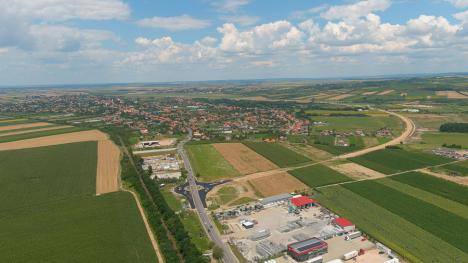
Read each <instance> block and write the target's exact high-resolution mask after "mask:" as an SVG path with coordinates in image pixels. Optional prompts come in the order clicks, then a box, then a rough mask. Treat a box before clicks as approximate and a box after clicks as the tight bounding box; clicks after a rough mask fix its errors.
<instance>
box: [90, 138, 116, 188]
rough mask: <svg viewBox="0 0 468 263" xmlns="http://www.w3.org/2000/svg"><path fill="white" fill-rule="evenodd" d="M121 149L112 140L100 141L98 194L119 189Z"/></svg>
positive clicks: (97, 178)
mask: <svg viewBox="0 0 468 263" xmlns="http://www.w3.org/2000/svg"><path fill="white" fill-rule="evenodd" d="M119 162H120V150H119V147H117V146H116V145H115V144H114V143H113V142H112V141H111V140H103V141H98V165H97V173H96V194H104V193H110V192H116V191H118V190H119V185H120V182H119V173H120V171H119V170H120V165H119Z"/></svg>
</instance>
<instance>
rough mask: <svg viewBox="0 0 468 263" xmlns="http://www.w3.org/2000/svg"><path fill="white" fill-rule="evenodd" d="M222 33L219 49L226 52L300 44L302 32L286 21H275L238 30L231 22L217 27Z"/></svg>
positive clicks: (252, 50)
mask: <svg viewBox="0 0 468 263" xmlns="http://www.w3.org/2000/svg"><path fill="white" fill-rule="evenodd" d="M218 32H220V33H221V34H223V38H222V40H221V44H220V49H221V50H223V51H227V52H260V53H261V52H263V51H266V50H272V49H278V48H286V47H292V46H296V45H299V44H301V39H302V37H303V33H302V32H301V31H300V30H298V29H297V28H296V27H295V26H293V25H291V23H289V22H288V21H284V20H282V21H277V22H273V23H267V24H263V25H259V26H256V27H254V28H252V29H249V30H246V31H242V32H241V31H239V30H238V29H237V28H236V26H235V25H233V24H229V23H227V24H224V25H223V26H222V27H219V28H218Z"/></svg>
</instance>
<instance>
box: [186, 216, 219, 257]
mask: <svg viewBox="0 0 468 263" xmlns="http://www.w3.org/2000/svg"><path fill="white" fill-rule="evenodd" d="M179 217H180V220H181V221H182V224H184V228H185V230H187V232H188V233H189V236H190V238H191V239H192V242H193V244H195V246H196V247H197V248H198V249H199V250H200V251H202V252H203V251H206V250H209V249H211V244H210V240H209V239H208V237H207V236H206V233H205V230H204V229H203V226H202V225H201V223H200V219H199V218H198V215H197V214H196V213H195V212H194V211H190V210H189V211H184V212H182V213H181V214H180V215H179Z"/></svg>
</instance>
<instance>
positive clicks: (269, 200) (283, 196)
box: [260, 194, 291, 205]
mask: <svg viewBox="0 0 468 263" xmlns="http://www.w3.org/2000/svg"><path fill="white" fill-rule="evenodd" d="M290 197H291V195H290V194H280V195H274V196H270V197H267V198H263V199H262V200H260V202H261V203H262V204H263V205H266V204H269V203H274V202H279V201H285V200H287V199H288V198H290Z"/></svg>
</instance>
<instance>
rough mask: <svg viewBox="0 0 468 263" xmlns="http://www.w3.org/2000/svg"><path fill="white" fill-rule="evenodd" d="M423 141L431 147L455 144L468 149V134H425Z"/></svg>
mask: <svg viewBox="0 0 468 263" xmlns="http://www.w3.org/2000/svg"><path fill="white" fill-rule="evenodd" d="M422 141H423V142H424V143H426V144H430V145H437V146H442V145H443V144H447V145H452V144H455V145H460V146H462V147H463V148H468V133H451V132H444V133H423V135H422Z"/></svg>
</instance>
